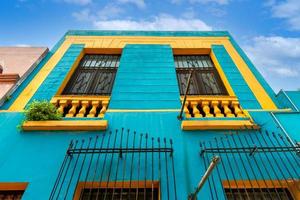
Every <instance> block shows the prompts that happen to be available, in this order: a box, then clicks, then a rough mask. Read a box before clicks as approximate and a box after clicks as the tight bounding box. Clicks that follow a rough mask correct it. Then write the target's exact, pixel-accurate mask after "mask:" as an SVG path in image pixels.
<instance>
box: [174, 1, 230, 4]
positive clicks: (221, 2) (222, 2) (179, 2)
mask: <svg viewBox="0 0 300 200" xmlns="http://www.w3.org/2000/svg"><path fill="white" fill-rule="evenodd" d="M229 1H231V0H188V2H189V3H191V4H195V3H201V4H211V3H215V4H218V5H226V4H228V3H229ZM182 2H186V1H185V0H171V3H173V4H181V3H182Z"/></svg>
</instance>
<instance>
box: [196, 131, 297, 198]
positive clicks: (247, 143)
mask: <svg viewBox="0 0 300 200" xmlns="http://www.w3.org/2000/svg"><path fill="white" fill-rule="evenodd" d="M200 148H201V150H200V152H201V153H200V155H201V157H202V160H203V164H204V166H205V169H206V168H207V167H208V164H209V162H210V161H209V160H210V159H211V158H212V157H214V156H216V155H217V156H219V157H220V163H219V164H218V165H217V166H216V168H215V169H214V171H213V172H212V173H211V174H210V176H209V178H208V179H207V182H206V183H205V184H208V186H209V196H210V198H211V199H218V198H221V197H224V196H225V199H228V200H231V199H237V200H240V199H250V200H252V199H255V200H256V199H259V200H260V199H262V200H269V199H272V200H273V199H274V200H293V199H297V194H299V192H300V184H299V177H300V176H299V175H300V172H299V167H300V158H299V152H300V146H298V145H296V146H294V145H293V144H292V143H291V139H290V138H288V137H285V136H283V135H281V134H275V133H269V132H268V131H262V130H260V131H257V132H252V131H251V132H250V130H249V132H248V134H246V133H243V134H241V133H239V132H236V133H235V134H226V135H224V136H223V137H216V138H214V140H212V141H206V142H201V143H200ZM220 190H223V192H224V193H221V192H219V193H217V192H216V191H220Z"/></svg>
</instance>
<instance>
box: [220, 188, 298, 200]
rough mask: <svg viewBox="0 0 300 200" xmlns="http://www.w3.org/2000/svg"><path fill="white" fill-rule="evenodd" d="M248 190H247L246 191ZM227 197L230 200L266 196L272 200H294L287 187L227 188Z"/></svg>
mask: <svg viewBox="0 0 300 200" xmlns="http://www.w3.org/2000/svg"><path fill="white" fill-rule="evenodd" d="M245 190H246V192H245ZM225 193H226V197H227V199H228V200H235V199H240V197H241V198H242V199H248V200H263V199H265V197H268V199H272V200H293V198H292V196H291V193H290V192H289V190H288V189H286V188H277V189H276V190H275V189H274V188H261V189H258V188H255V189H249V188H247V189H244V188H239V189H231V191H230V190H229V189H228V188H226V189H225Z"/></svg>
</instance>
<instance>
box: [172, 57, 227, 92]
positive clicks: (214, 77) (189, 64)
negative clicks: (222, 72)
mask: <svg viewBox="0 0 300 200" xmlns="http://www.w3.org/2000/svg"><path fill="white" fill-rule="evenodd" d="M174 58H175V66H176V73H177V80H178V83H179V88H180V94H181V95H184V93H185V90H186V87H187V82H188V77H189V74H190V72H191V70H193V71H194V73H193V75H192V79H191V84H190V88H189V92H188V94H189V95H227V91H226V89H225V87H224V85H223V82H222V81H221V78H220V76H219V74H218V72H217V70H216V68H215V66H214V64H213V62H212V61H211V59H210V57H209V56H208V55H195V56H189V55H187V56H174Z"/></svg>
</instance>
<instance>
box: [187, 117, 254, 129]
mask: <svg viewBox="0 0 300 200" xmlns="http://www.w3.org/2000/svg"><path fill="white" fill-rule="evenodd" d="M246 128H249V129H259V126H257V125H256V124H253V123H252V122H251V121H250V120H213V119H212V120H184V121H182V122H181V129H182V130H185V131H190V130H241V129H246Z"/></svg>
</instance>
